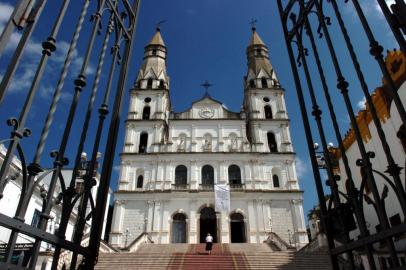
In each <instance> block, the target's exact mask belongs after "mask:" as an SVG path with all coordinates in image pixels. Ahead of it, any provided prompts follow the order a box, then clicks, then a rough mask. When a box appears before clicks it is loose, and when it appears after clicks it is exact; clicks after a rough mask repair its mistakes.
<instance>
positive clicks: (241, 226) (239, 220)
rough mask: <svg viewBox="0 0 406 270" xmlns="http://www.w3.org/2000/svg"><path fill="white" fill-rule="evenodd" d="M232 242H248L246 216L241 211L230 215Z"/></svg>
mask: <svg viewBox="0 0 406 270" xmlns="http://www.w3.org/2000/svg"><path fill="white" fill-rule="evenodd" d="M230 229H231V243H245V242H247V240H246V236H245V222H244V216H243V215H242V214H240V213H232V214H231V215H230Z"/></svg>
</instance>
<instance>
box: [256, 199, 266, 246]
mask: <svg viewBox="0 0 406 270" xmlns="http://www.w3.org/2000/svg"><path fill="white" fill-rule="evenodd" d="M255 204H256V220H257V224H258V225H257V228H258V233H257V239H258V240H257V243H262V241H264V240H265V239H264V231H265V226H264V215H263V214H264V212H263V206H262V200H261V199H258V200H255Z"/></svg>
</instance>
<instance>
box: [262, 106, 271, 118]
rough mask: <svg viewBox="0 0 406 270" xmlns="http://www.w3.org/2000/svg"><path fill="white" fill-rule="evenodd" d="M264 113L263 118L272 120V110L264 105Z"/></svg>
mask: <svg viewBox="0 0 406 270" xmlns="http://www.w3.org/2000/svg"><path fill="white" fill-rule="evenodd" d="M264 112H265V118H266V119H272V109H271V106H269V105H265V107H264Z"/></svg>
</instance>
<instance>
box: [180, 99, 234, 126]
mask: <svg viewBox="0 0 406 270" xmlns="http://www.w3.org/2000/svg"><path fill="white" fill-rule="evenodd" d="M238 117H239V113H234V112H231V111H229V110H228V109H227V108H225V106H224V105H223V104H222V103H221V102H219V101H217V100H215V99H213V98H212V97H210V96H209V95H206V96H204V97H203V98H201V99H199V100H197V101H195V102H193V104H192V107H191V108H190V109H188V110H187V111H185V112H182V113H177V114H176V116H175V118H177V119H203V120H204V119H227V118H233V119H235V118H238Z"/></svg>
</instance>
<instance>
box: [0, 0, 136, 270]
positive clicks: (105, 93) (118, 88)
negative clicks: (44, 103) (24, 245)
mask: <svg viewBox="0 0 406 270" xmlns="http://www.w3.org/2000/svg"><path fill="white" fill-rule="evenodd" d="M17 2H18V3H17V4H16V6H15V9H14V11H13V13H12V14H11V17H10V20H9V22H8V23H7V24H6V26H5V28H4V30H3V33H2V34H1V36H0V55H1V54H2V52H3V53H4V50H5V48H6V45H7V44H8V43H9V41H10V38H12V34H13V33H15V32H17V31H19V32H20V33H21V38H20V40H19V42H18V45H17V47H16V48H15V49H14V50H13V52H12V56H11V59H10V61H9V63H8V65H7V69H6V71H5V74H4V76H3V77H2V79H1V83H0V106H1V105H2V104H1V103H3V98H4V96H5V94H7V91H8V89H9V88H10V84H11V81H12V79H13V78H14V77H16V70H17V68H18V67H19V64H20V62H21V61H20V60H21V58H22V56H23V54H24V53H25V51H26V48H27V45H28V43H29V40H30V37H31V35H32V33H33V31H34V30H35V29H36V26H37V23H38V22H40V21H41V20H44V21H46V22H47V23H48V27H49V29H48V31H49V32H50V33H49V36H48V37H47V38H46V40H45V41H44V42H43V43H42V55H41V59H40V61H39V63H38V65H37V66H36V69H35V75H34V77H33V79H32V82H30V87H29V89H21V90H22V91H24V90H26V91H27V95H26V96H25V97H24V99H25V102H24V106H23V107H22V108H21V111H20V115H19V117H18V118H10V119H9V120H8V121H7V124H8V125H9V126H10V127H11V129H12V131H11V135H10V137H9V139H5V140H2V141H0V143H7V144H8V145H7V154H6V155H5V156H4V157H3V158H2V160H1V164H0V166H1V169H0V198H2V197H3V192H4V190H5V188H6V187H7V185H8V184H9V183H10V180H15V178H17V177H20V178H21V196H20V198H19V202H18V208H17V211H16V213H15V216H14V217H13V218H12V217H9V216H6V215H4V214H0V227H3V228H7V229H9V230H10V238H9V241H8V243H7V244H6V245H4V249H3V260H2V261H1V262H0V268H1V269H34V267H35V265H36V264H37V260H38V256H39V252H40V248H41V243H42V242H45V243H49V244H50V245H52V246H53V247H54V254H53V262H52V269H56V268H57V266H58V261H59V257H60V255H61V252H62V251H64V250H65V251H66V250H68V251H71V252H72V259H71V265H70V269H76V268H77V265H79V264H80V266H82V267H84V268H85V269H93V267H94V265H95V263H96V262H97V258H98V250H99V246H100V237H101V234H102V227H103V220H104V213H105V210H106V209H105V208H106V203H107V197H108V192H109V185H110V177H111V174H112V167H113V161H114V156H115V149H116V142H117V136H118V130H119V124H120V114H121V107H122V103H123V94H124V91H125V88H126V81H127V71H128V66H129V61H130V58H131V52H132V47H133V39H134V35H135V30H136V22H137V15H138V12H139V7H140V2H141V1H140V0H97V1H90V0H82V1H69V0H63V1H57V2H58V3H57V5H59V10H58V11H57V12H55V13H53V14H49V13H48V14H45V13H44V14H42V11H43V10H44V8H45V7H46V5H47V4H50V3H47V0H20V1H17ZM71 2H72V3H71ZM53 4H55V3H53ZM70 9H73V11H71V14H75V16H78V18H77V22H76V26H75V30H74V34H73V36H72V38H71V42H70V44H69V48H68V50H67V54H66V55H65V60H64V64H63V65H62V67H61V70H60V73H59V80H58V82H57V85H56V86H55V88H54V90H53V91H52V94H53V96H52V99H51V101H50V107H49V110H48V113H47V116H46V120H45V122H44V124H43V127H42V132H41V134H40V135H39V141H38V145H37V147H36V150H35V154H34V157H33V158H32V161H31V162H28V160H27V158H28V157H27V156H26V154H25V151H24V149H23V147H22V144H21V142H23V140H26V138H27V137H29V136H31V131H30V129H29V126H30V125H37V123H33V122H30V121H27V119H28V117H29V115H30V113H32V104H33V100H34V98H35V96H36V95H38V89H39V86H40V83H41V81H42V79H43V76H44V70H45V68H46V66H47V63H48V60H49V59H51V58H52V56H53V54H54V52H55V50H56V49H57V48H58V42H57V40H58V34H59V35H60V34H61V33H60V32H61V31H63V28H62V27H61V25H62V24H63V23H64V20H66V19H68V18H66V14H67V12H68V11H70ZM69 19H71V18H69ZM89 19H90V20H89ZM87 23H89V24H90V25H89V27H90V28H91V30H90V31H89V32H88V33H85V36H83V34H84V33H83V31H82V30H83V28H84V26H86V24H87ZM81 35H82V37H81ZM82 44H83V45H82ZM82 46H83V47H84V48H86V49H85V51H84V57H83V58H82V59H81V63H80V65H81V68H80V70H72V72H75V73H77V77H76V79H75V80H74V83H73V84H74V89H73V90H74V91H73V98H72V101H71V104H70V108H69V111H68V113H67V119H66V121H65V122H64V123H63V124H64V128H63V131H62V133H61V134H51V133H50V128H51V125H52V124H55V122H59V123H61V121H55V119H54V117H55V112H56V110H57V109H58V108H59V107H60V104H59V103H60V98H61V95H62V94H63V93H64V91H65V89H64V83H65V82H66V80H67V76H68V73H69V72H71V71H70V69H69V68H70V67H71V64H72V61H73V58H74V56H75V53H76V52H77V49H78V48H79V47H82ZM3 56H4V54H3ZM91 58H97V68H96V71H95V75H94V79H93V81H91V82H90V81H88V77H87V68H88V67H89V65H90V59H91ZM107 61H110V63H111V64H110V66H109V67H106V68H105V69H103V68H104V67H103V64H104V62H107ZM103 70H107V72H104V73H105V74H108V77H107V78H106V84H105V85H100V80H101V75H102V71H103ZM53 74H58V73H57V72H56V73H53ZM17 79H18V78H17ZM114 84H116V85H115V86H114ZM88 85H91V93H90V95H89V100H88V102H87V106H85V107H84V108H81V107H80V106H79V101H80V95H81V93H82V91H84V90H85V89H86V86H88ZM65 88H67V87H65ZM66 91H69V89H66ZM111 95H114V100H111V98H110V96H111ZM99 96H100V97H102V98H101V100H102V102H101V104H100V106H99V108H98V110H97V112H98V118H96V120H95V123H94V124H93V125H94V126H96V127H97V128H96V132H95V135H94V137H93V136H92V138H88V137H89V136H88V135H89V134H90V133H89V130H90V126H91V124H92V123H91V122H92V121H91V120H92V113H93V112H94V105H95V104H94V103H95V100H96V97H99ZM111 103H113V105H112V104H111ZM3 105H4V104H3ZM111 105H112V106H111ZM110 107H112V109H110ZM110 110H111V112H112V113H111V116H110V117H111V118H110V119H111V120H110V124H109V125H106V124H105V120H106V118H107V116H108V114H109V112H110ZM81 115H82V116H83V115H84V122H83V126H82V127H81V128H80V130H79V131H77V133H78V134H81V135H80V137H79V140H78V139H77V138H76V137H75V136H74V135H73V133H74V129H73V121H74V120H76V119H78V117H79V116H81ZM79 119H81V118H79ZM105 131H106V132H108V133H106V132H105ZM103 134H104V136H106V137H107V139H106V144H105V148H104V149H102V151H103V156H104V159H103V163H102V166H101V172H100V179H97V180H96V179H95V178H94V172H95V171H96V170H97V166H98V162H97V158H98V151H99V149H100V148H101V146H100V144H101V142H102V140H101V139H102V136H103ZM50 136H53V137H54V138H55V137H56V138H60V144H59V147H58V150H57V151H54V152H52V153H51V157H52V159H53V168H52V169H50V170H45V169H44V168H43V166H41V163H42V162H41V158H42V156H43V151H44V147H45V143H46V142H47V141H49V137H50ZM72 137H75V140H71V138H72ZM86 139H88V140H90V141H91V144H92V145H93V147H92V150H91V158H90V161H88V162H87V163H86V166H85V167H84V168H83V166H81V165H82V162H81V161H82V160H81V154H82V152H83V150H84V146H85V142H86ZM72 141H73V143H74V144H76V147H77V149H76V150H75V152H76V156H75V158H74V161H73V162H71V163H69V161H68V158H67V157H66V150H67V147H68V143H71V144H69V145H70V146H71V145H72ZM15 155H16V156H18V158H19V160H20V161H21V169H20V170H21V172H20V176H18V175H15V173H14V171H13V170H12V168H13V166H14V164H13V162H14V161H13V158H14V156H15ZM68 164H70V167H71V168H72V167H73V171H72V176H71V179H63V174H62V169H63V168H65V167H66V166H67V165H68ZM45 177H49V178H50V181H49V183H48V184H47V186H46V187H40V186H39V185H42V182H41V181H42V180H43V179H44V178H45ZM65 183H67V184H65ZM96 185H98V187H97V196H96V197H93V196H92V189H95V188H96V187H95V186H96ZM57 186H58V187H60V192H59V191H58V192H57ZM36 192H39V193H40V196H41V198H42V211H41V213H40V214H39V217H38V220H37V221H38V222H37V223H36V224H35V226H30V225H28V224H26V223H24V218H25V214H26V211H27V208H28V206H29V204H30V202H31V198H32V196H33V194H34V193H36ZM17 195H18V194H17ZM1 203H2V201H1V200H0V204H1ZM3 203H4V202H3ZM89 205H90V207H91V210H90V212H89V211H87V209H88V206H89ZM56 207H59V208H60V209H61V210H60V211H61V218H60V224H59V228H58V231H57V232H56V233H55V234H51V233H48V232H47V223H48V221H49V219H50V213H51V211H52V209H54V208H56ZM74 207H75V208H77V215H76V224H75V230H74V234H73V239H72V240H69V241H68V240H66V239H65V234H66V230H67V227H68V222H69V220H70V218H71V214H72V211H73V208H74ZM90 219H91V228H90V237H89V239H90V240H89V244H88V246H85V247H83V246H82V245H81V242H82V238H83V231H84V228H85V226H86V222H87V221H89V220H90ZM21 235H24V236H28V237H31V239H34V240H33V244H31V246H30V248H29V251H30V252H26V253H25V256H24V257H25V258H24V259H20V260H17V261H15V260H13V254H15V252H16V250H17V249H18V248H19V246H21V244H18V243H17V239H18V237H19V236H21ZM20 249H21V248H20ZM78 256H81V257H82V258H83V260H81V262H80V263H79V262H78ZM68 267H69V265H68Z"/></svg>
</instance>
